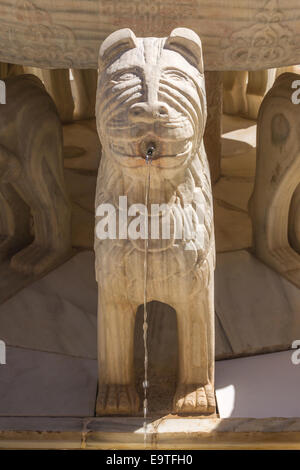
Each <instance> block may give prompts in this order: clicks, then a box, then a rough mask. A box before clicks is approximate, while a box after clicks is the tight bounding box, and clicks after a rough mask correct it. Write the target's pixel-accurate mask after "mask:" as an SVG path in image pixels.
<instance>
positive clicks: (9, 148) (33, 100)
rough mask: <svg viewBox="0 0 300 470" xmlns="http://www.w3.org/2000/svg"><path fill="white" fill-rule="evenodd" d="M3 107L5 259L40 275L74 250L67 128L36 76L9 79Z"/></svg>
mask: <svg viewBox="0 0 300 470" xmlns="http://www.w3.org/2000/svg"><path fill="white" fill-rule="evenodd" d="M5 84H6V103H7V104H5V105H1V106H0V203H1V219H0V260H5V259H7V258H10V257H11V256H13V257H12V259H11V267H12V268H13V269H16V270H17V271H21V272H23V273H25V274H34V275H38V274H41V273H42V272H45V271H47V270H49V269H51V268H53V266H55V265H57V264H59V263H60V262H61V261H63V260H65V259H66V257H67V256H68V255H69V253H70V250H71V211H70V202H69V199H68V195H67V192H66V187H65V181H64V175H63V155H62V127H61V123H60V120H59V117H58V114H57V110H56V108H55V105H54V103H53V101H52V100H51V98H50V96H49V95H48V93H47V92H46V90H45V88H44V86H43V84H42V83H41V81H40V80H39V79H38V78H37V77H35V76H34V75H19V76H16V77H11V78H7V79H5Z"/></svg>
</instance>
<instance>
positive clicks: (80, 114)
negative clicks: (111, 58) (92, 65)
mask: <svg viewBox="0 0 300 470" xmlns="http://www.w3.org/2000/svg"><path fill="white" fill-rule="evenodd" d="M72 73H73V77H74V81H73V94H74V102H75V110H74V117H75V119H76V120H82V119H92V118H94V117H95V104H96V90H97V78H98V73H97V70H94V69H86V70H83V69H72Z"/></svg>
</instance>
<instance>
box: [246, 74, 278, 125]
mask: <svg viewBox="0 0 300 470" xmlns="http://www.w3.org/2000/svg"><path fill="white" fill-rule="evenodd" d="M276 70H277V69H268V70H255V71H252V72H249V75H248V85H247V94H246V98H247V110H246V113H245V117H247V118H248V119H257V116H258V111H259V108H260V105H261V103H262V100H263V98H264V96H265V95H266V93H267V92H268V91H269V90H270V88H272V86H273V84H274V81H275V78H276Z"/></svg>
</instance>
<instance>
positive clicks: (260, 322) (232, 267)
mask: <svg viewBox="0 0 300 470" xmlns="http://www.w3.org/2000/svg"><path fill="white" fill-rule="evenodd" d="M215 279H216V282H215V289H216V290H215V292H216V294H215V295H216V297H215V299H216V301H215V308H216V312H217V315H218V317H219V319H220V322H221V324H222V327H223V330H224V332H225V334H226V337H227V339H228V341H229V343H230V345H231V347H232V350H233V354H235V355H241V354H243V355H250V354H255V353H259V352H266V351H276V350H277V351H278V350H280V349H288V348H289V347H290V346H291V344H292V342H293V341H294V340H295V339H297V338H300V315H299V312H300V289H298V288H297V287H295V286H294V285H293V284H291V283H289V282H288V281H286V280H285V279H284V278H282V277H281V276H280V275H279V274H278V273H276V272H275V271H273V270H272V269H270V268H269V267H267V266H266V265H264V264H263V263H261V262H260V261H258V260H257V259H256V258H255V257H254V256H253V255H252V254H250V253H249V252H247V251H244V250H243V251H237V252H234V253H222V254H219V255H218V257H217V268H216V276H215Z"/></svg>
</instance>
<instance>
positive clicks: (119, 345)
mask: <svg viewBox="0 0 300 470" xmlns="http://www.w3.org/2000/svg"><path fill="white" fill-rule="evenodd" d="M116 291H117V292H116ZM124 293H125V291H124ZM135 313H136V307H134V306H132V305H131V304H130V303H129V302H128V300H127V299H126V298H125V297H122V296H120V295H119V294H118V287H117V286H114V285H111V286H109V287H108V286H107V287H106V288H105V289H102V288H99V305H98V364H99V388H98V396H97V407H96V413H97V415H100V416H101V415H133V414H135V413H137V411H138V408H139V399H138V395H137V392H136V390H135V385H134V366H133V348H134V324H135Z"/></svg>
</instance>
